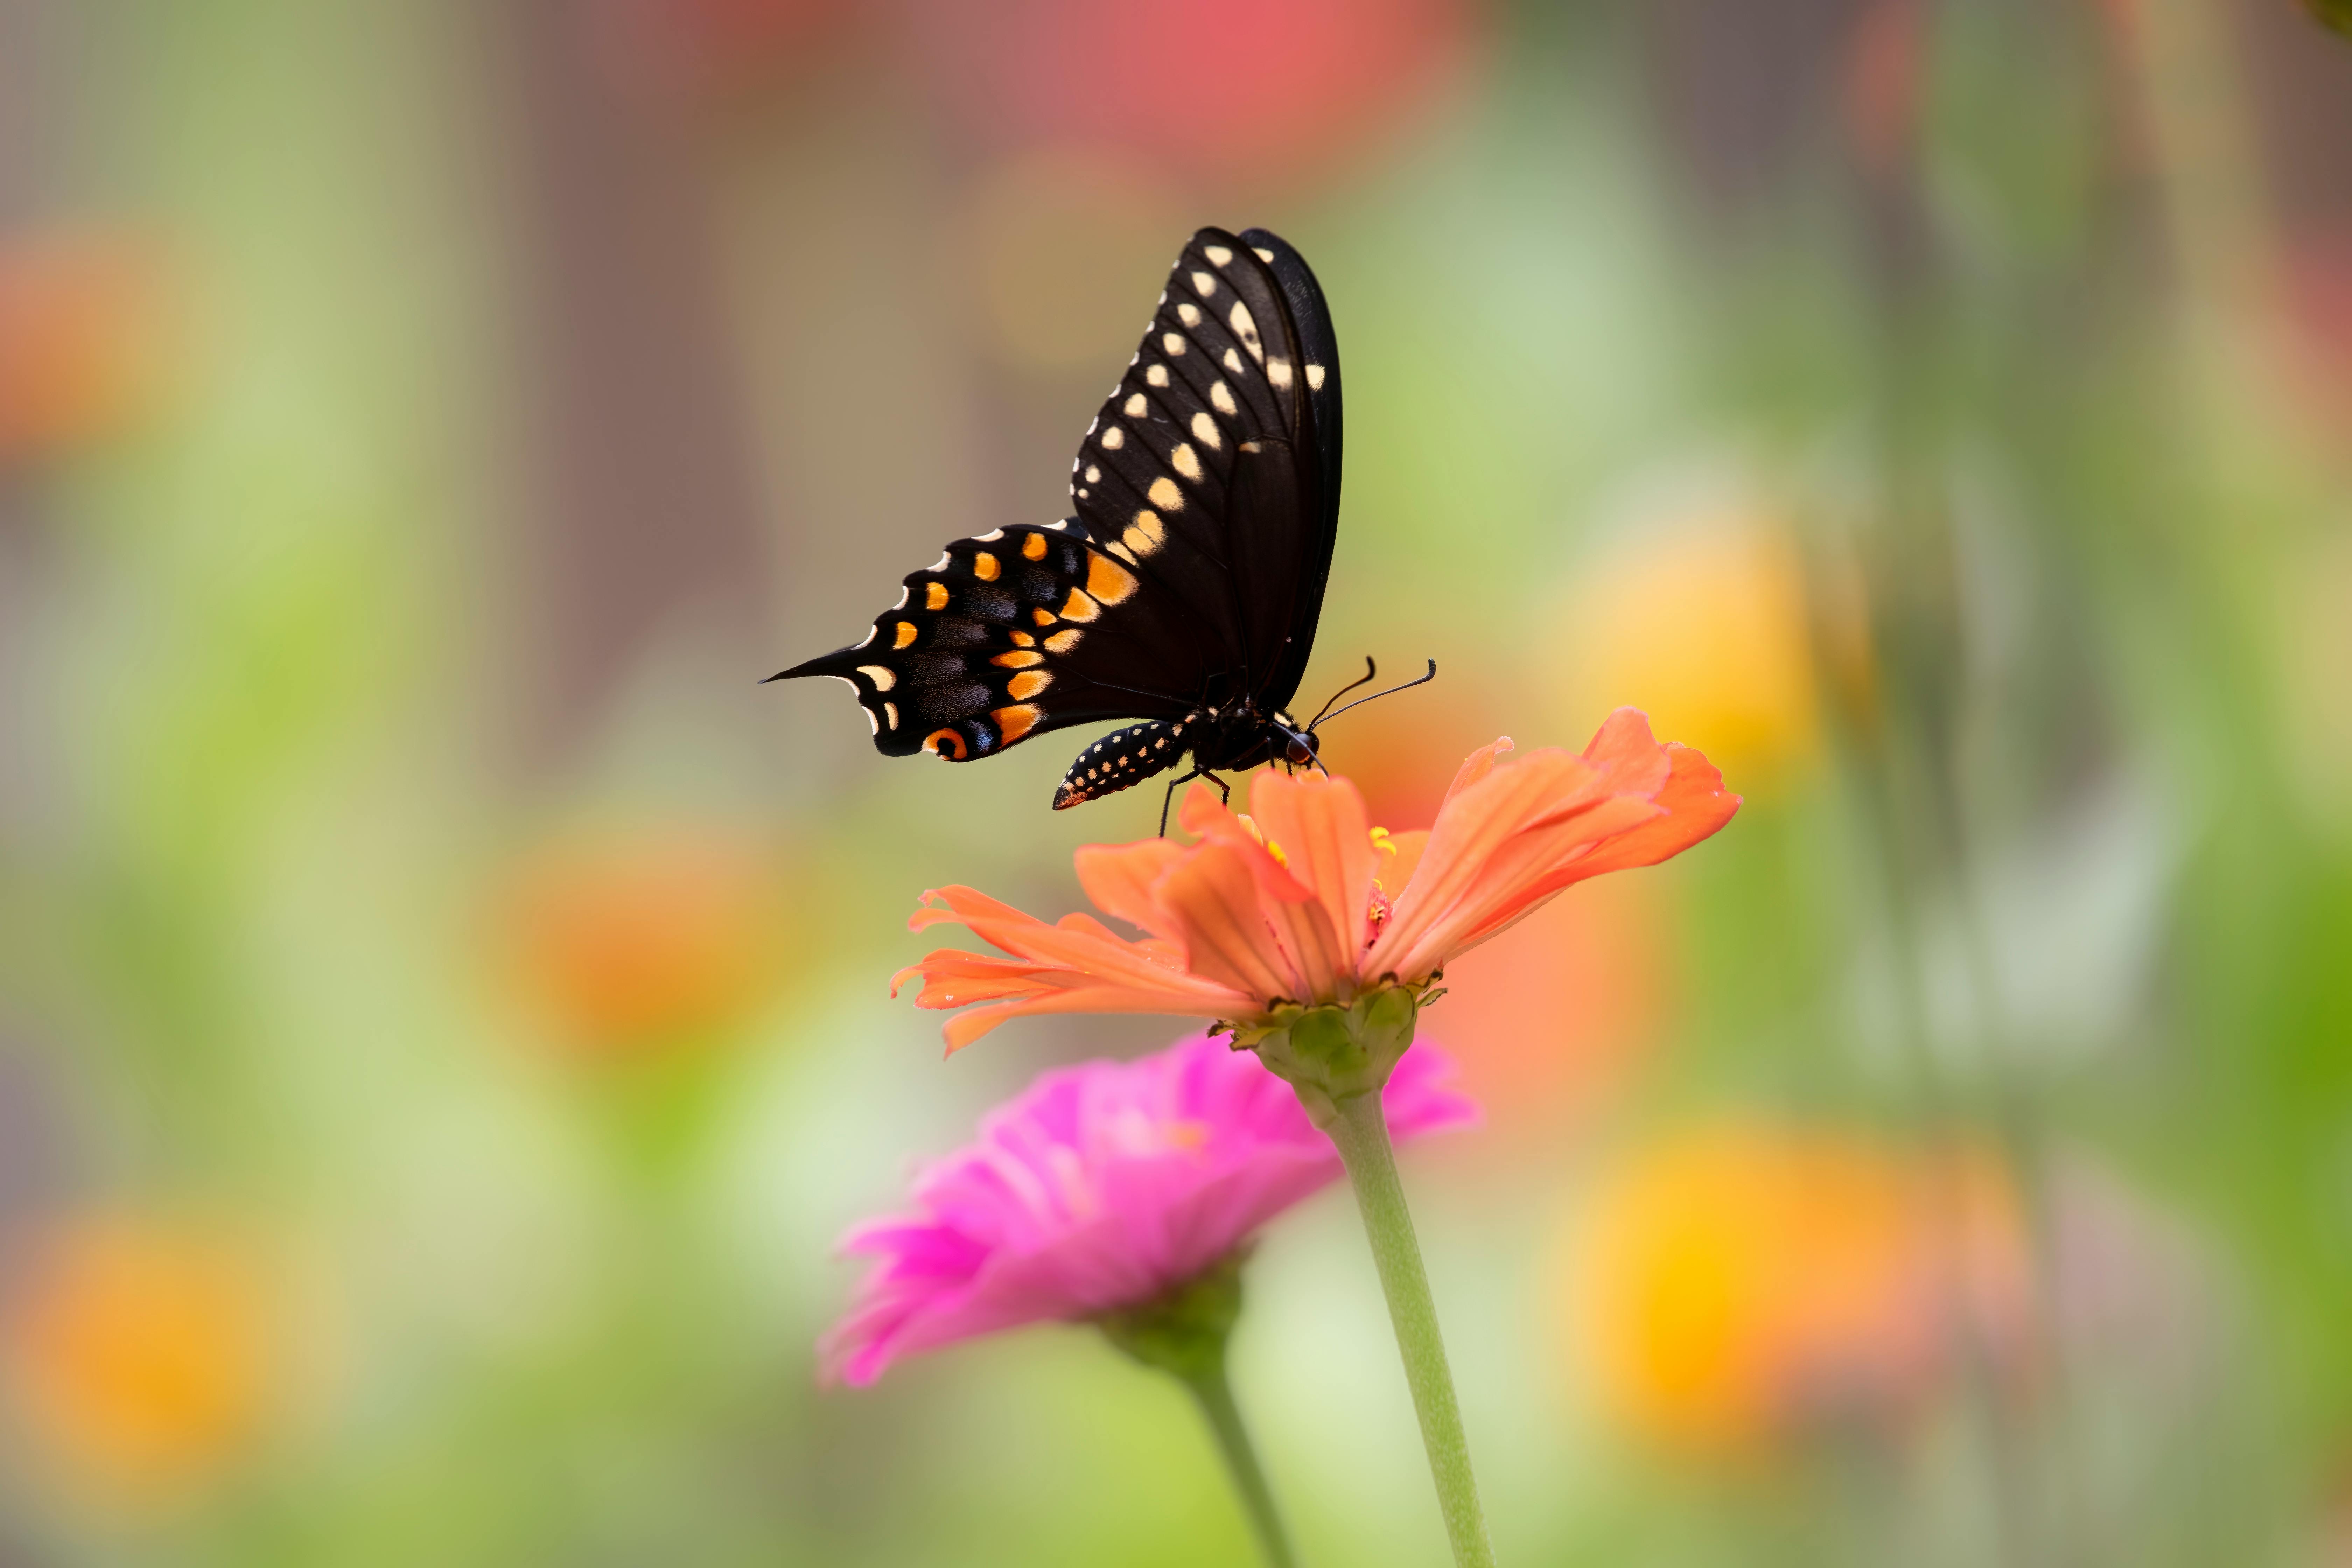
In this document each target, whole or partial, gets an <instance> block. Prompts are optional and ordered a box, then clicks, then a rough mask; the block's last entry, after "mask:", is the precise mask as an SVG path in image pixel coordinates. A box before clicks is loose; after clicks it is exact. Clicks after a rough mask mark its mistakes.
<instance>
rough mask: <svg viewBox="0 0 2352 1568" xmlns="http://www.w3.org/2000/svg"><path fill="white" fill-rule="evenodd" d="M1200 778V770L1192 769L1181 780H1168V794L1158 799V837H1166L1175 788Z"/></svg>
mask: <svg viewBox="0 0 2352 1568" xmlns="http://www.w3.org/2000/svg"><path fill="white" fill-rule="evenodd" d="M1202 776H1203V775H1202V773H1201V770H1200V769H1199V768H1194V769H1193V770H1192V772H1191V773H1186V774H1185V775H1184V776H1183V777H1182V778H1181V779H1170V780H1169V781H1168V793H1167V794H1166V795H1162V796H1160V837H1162V838H1165V837H1168V808H1169V807H1170V806H1172V805H1175V804H1176V786H1177V785H1178V784H1185V783H1188V782H1190V781H1191V780H1193V779H1197V778H1200V777H1202Z"/></svg>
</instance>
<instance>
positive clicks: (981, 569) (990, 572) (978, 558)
mask: <svg viewBox="0 0 2352 1568" xmlns="http://www.w3.org/2000/svg"><path fill="white" fill-rule="evenodd" d="M1002 570H1003V568H1002V567H1000V566H999V565H998V564H997V562H996V557H995V556H993V555H991V554H990V553H989V552H987V551H985V550H983V551H982V552H980V553H979V554H977V555H975V556H973V557H972V558H971V574H972V575H973V576H975V577H977V578H979V579H980V580H981V581H982V582H983V583H993V582H995V581H996V574H997V573H998V572H1000V571H1002Z"/></svg>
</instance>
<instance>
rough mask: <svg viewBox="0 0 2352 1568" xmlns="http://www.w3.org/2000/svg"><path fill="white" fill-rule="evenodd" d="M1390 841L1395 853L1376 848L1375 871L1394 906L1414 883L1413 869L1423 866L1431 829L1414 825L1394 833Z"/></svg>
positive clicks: (1373, 873) (1374, 857)
mask: <svg viewBox="0 0 2352 1568" xmlns="http://www.w3.org/2000/svg"><path fill="white" fill-rule="evenodd" d="M1389 842H1390V843H1391V844H1392V845H1394V846H1395V847H1396V853H1395V854H1393V855H1388V854H1382V853H1381V852H1380V851H1379V850H1374V851H1373V852H1372V875H1373V877H1374V878H1375V879H1377V880H1378V881H1379V882H1380V885H1381V891H1382V892H1384V893H1386V894H1387V895H1388V897H1389V903H1390V905H1391V907H1393V906H1394V905H1395V903H1396V901H1397V900H1398V899H1399V898H1401V897H1402V896H1403V893H1404V890H1405V889H1407V888H1409V887H1411V886H1412V879H1413V873H1415V872H1416V871H1418V870H1420V869H1421V857H1422V855H1423V852H1424V851H1425V850H1427V849H1428V847H1429V829H1428V828H1426V827H1412V828H1408V829H1406V830H1405V831H1404V832H1402V833H1391V834H1390V835H1389Z"/></svg>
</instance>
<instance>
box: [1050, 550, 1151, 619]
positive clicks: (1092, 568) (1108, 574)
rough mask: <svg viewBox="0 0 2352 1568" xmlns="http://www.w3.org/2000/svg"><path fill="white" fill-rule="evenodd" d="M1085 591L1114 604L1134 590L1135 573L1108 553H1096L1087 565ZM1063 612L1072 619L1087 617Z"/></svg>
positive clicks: (1108, 603)
mask: <svg viewBox="0 0 2352 1568" xmlns="http://www.w3.org/2000/svg"><path fill="white" fill-rule="evenodd" d="M1134 592H1135V574H1134V573H1132V572H1129V571H1128V570H1127V569H1126V568H1125V567H1123V566H1121V565H1119V563H1118V562H1116V561H1113V560H1112V559H1111V558H1110V557H1108V555H1097V556H1096V557H1095V558H1094V559H1093V561H1091V562H1089V563H1087V593H1089V594H1092V595H1094V596H1095V597H1096V598H1097V599H1099V600H1101V601H1102V602H1103V603H1104V604H1106V605H1116V604H1118V602H1119V601H1120V600H1122V599H1124V598H1126V597H1127V596H1128V595H1129V594H1132V593H1134ZM1063 614H1064V615H1065V616H1067V618H1069V619H1070V620H1074V621H1080V620H1086V619H1088V618H1089V617H1087V616H1072V615H1070V614H1069V612H1068V611H1064V612H1063Z"/></svg>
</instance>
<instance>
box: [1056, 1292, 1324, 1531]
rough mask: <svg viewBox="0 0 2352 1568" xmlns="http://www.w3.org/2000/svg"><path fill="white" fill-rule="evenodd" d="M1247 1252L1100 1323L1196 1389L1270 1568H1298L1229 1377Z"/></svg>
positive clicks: (1139, 1356)
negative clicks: (1228, 1348)
mask: <svg viewBox="0 0 2352 1568" xmlns="http://www.w3.org/2000/svg"><path fill="white" fill-rule="evenodd" d="M1245 1251H1246V1248H1244V1249H1242V1250H1238V1251H1234V1252H1232V1253H1229V1254H1227V1255H1226V1256H1225V1257H1224V1258H1223V1259H1221V1260H1219V1261H1218V1262H1216V1263H1214V1264H1213V1265H1211V1266H1210V1267H1209V1268H1207V1269H1205V1270H1203V1271H1202V1273H1200V1274H1198V1275H1196V1276H1194V1277H1193V1278H1192V1279H1187V1280H1185V1281H1184V1282H1183V1283H1182V1284H1181V1285H1178V1286H1176V1287H1175V1288H1174V1289H1171V1290H1168V1291H1166V1292H1164V1293H1163V1294H1161V1295H1160V1296H1158V1297H1156V1298H1154V1299H1153V1300H1149V1301H1144V1302H1140V1303H1139V1304H1137V1305H1135V1306H1132V1307H1124V1308H1121V1309H1119V1310H1117V1311H1110V1312H1105V1313H1102V1314H1101V1315H1100V1316H1098V1317H1097V1318H1096V1319H1095V1320H1094V1323H1095V1327H1097V1328H1098V1329H1100V1330H1101V1331H1103V1337H1104V1338H1106V1339H1108V1340H1109V1341H1110V1342H1111V1343H1112V1344H1114V1345H1116V1346H1117V1347H1118V1349H1119V1350H1120V1351H1122V1352H1125V1353H1126V1354H1127V1355H1129V1357H1131V1358H1133V1359H1134V1360H1135V1361H1138V1362H1139V1363H1142V1364H1143V1365H1145V1366H1149V1367H1155V1368H1157V1369H1158V1370H1160V1371H1161V1372H1164V1373H1167V1374H1168V1375H1169V1376H1171V1377H1172V1378H1174V1379H1175V1380H1176V1381H1177V1382H1179V1383H1181V1384H1183V1385H1184V1386H1185V1387H1186V1388H1188V1389H1190V1390H1192V1397H1193V1398H1194V1399H1196V1400H1198V1401H1200V1404H1201V1414H1202V1415H1205V1416H1207V1417H1208V1420H1209V1430H1210V1431H1211V1432H1212V1433H1213V1434H1214V1435H1215V1436H1216V1439H1217V1451H1218V1452H1219V1453H1221V1454H1223V1456H1224V1458H1225V1469H1226V1471H1227V1472H1228V1473H1229V1474H1231V1475H1232V1477H1233V1479H1234V1490H1235V1491H1237V1492H1239V1493H1241V1496H1242V1511H1243V1512H1244V1513H1246V1514H1248V1515H1249V1521H1250V1531H1251V1533H1252V1534H1254V1535H1255V1536H1256V1537H1257V1544H1258V1550H1259V1551H1261V1552H1265V1561H1266V1564H1267V1568H1296V1565H1297V1562H1298V1559H1297V1558H1296V1557H1294V1556H1293V1555H1291V1551H1290V1538H1289V1537H1288V1536H1287V1535H1286V1534H1284V1533H1283V1529H1282V1514H1281V1512H1280V1510H1277V1509H1276V1507H1275V1506H1274V1489H1273V1488H1272V1487H1270V1486H1268V1485H1267V1484H1266V1479H1265V1470H1264V1468H1261V1467H1260V1466H1259V1464H1258V1462H1257V1449H1256V1448H1255V1447H1253V1446H1252V1444H1251V1443H1250V1438H1249V1428H1248V1427H1247V1426H1244V1425H1243V1424H1242V1411H1241V1406H1240V1405H1236V1404H1234V1385H1233V1383H1232V1381H1231V1380H1230V1379H1229V1378H1228V1377H1227V1376H1226V1375H1225V1347H1226V1345H1227V1344H1228V1343H1230V1342H1231V1341H1232V1340H1233V1337H1234V1323H1236V1322H1238V1321H1240V1320H1241V1315H1242V1262H1243V1257H1244V1252H1245Z"/></svg>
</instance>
